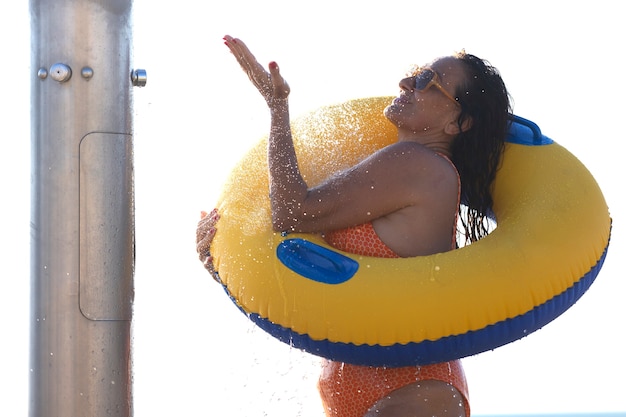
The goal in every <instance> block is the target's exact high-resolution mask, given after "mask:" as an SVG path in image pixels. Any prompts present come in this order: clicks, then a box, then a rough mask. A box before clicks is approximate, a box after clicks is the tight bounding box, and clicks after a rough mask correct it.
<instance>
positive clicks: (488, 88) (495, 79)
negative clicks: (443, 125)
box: [452, 51, 512, 242]
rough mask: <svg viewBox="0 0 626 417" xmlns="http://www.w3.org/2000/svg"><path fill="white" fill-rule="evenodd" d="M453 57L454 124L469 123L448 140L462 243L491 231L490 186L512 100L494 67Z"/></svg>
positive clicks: (468, 56) (470, 58)
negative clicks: (460, 75) (457, 184)
mask: <svg viewBox="0 0 626 417" xmlns="http://www.w3.org/2000/svg"><path fill="white" fill-rule="evenodd" d="M454 57H455V58H456V59H458V60H459V61H461V62H462V64H463V68H464V73H465V80H464V82H463V83H462V84H461V85H459V86H458V87H457V91H456V92H455V93H456V94H455V95H456V96H457V97H458V101H459V104H460V105H461V113H460V115H459V118H458V124H459V127H462V126H469V128H467V129H465V130H463V129H461V133H460V134H459V135H458V136H457V137H456V138H455V140H454V142H453V144H452V161H453V162H454V164H455V166H456V167H457V169H458V171H459V174H460V177H461V195H462V202H463V206H464V207H463V209H462V210H461V213H460V219H461V227H460V228H459V233H460V234H461V236H463V237H464V239H465V241H466V242H468V241H469V242H475V241H477V240H478V239H480V238H482V237H484V236H486V235H487V234H488V233H489V231H490V227H489V225H490V223H489V221H488V220H489V215H490V213H491V208H492V205H493V198H492V195H491V189H492V185H493V181H494V179H495V176H496V171H497V170H498V168H499V165H500V160H501V156H502V151H503V149H504V140H505V138H506V136H507V133H508V129H509V123H510V114H511V113H512V111H511V102H510V98H509V93H508V91H507V89H506V86H505V84H504V81H503V80H502V77H501V76H500V73H499V71H498V70H497V69H496V68H495V67H493V66H492V65H491V64H490V63H489V62H488V61H486V60H483V59H480V58H478V57H476V56H474V55H471V54H467V53H465V51H463V52H460V53H458V54H456V55H455V56H454Z"/></svg>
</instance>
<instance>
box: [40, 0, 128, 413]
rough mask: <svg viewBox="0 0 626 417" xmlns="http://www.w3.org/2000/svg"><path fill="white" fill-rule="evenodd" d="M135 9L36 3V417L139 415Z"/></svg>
mask: <svg viewBox="0 0 626 417" xmlns="http://www.w3.org/2000/svg"><path fill="white" fill-rule="evenodd" d="M131 5H132V1H130V0H100V1H97V0H85V1H79V0H31V2H30V13H31V39H32V41H31V42H32V48H31V51H32V52H31V54H32V55H31V68H33V74H32V78H31V91H32V93H31V94H32V96H31V103H32V111H31V114H32V119H31V144H32V146H31V149H32V157H31V161H32V163H31V170H32V174H31V177H32V189H31V247H32V249H31V341H30V343H31V348H30V357H31V359H30V401H29V413H30V416H33V417H35V416H36V417H47V416H50V417H53V416H54V417H86V416H89V417H98V416H131V415H132V383H131V379H132V368H131V320H132V306H133V268H134V205H133V201H134V190H133V136H132V95H131V93H132V88H133V86H132V83H131V80H130V78H129V76H128V74H129V73H130V71H131V68H132V66H131V53H130V51H131V42H132V22H131V18H132V17H131V10H132V7H131ZM72 68H73V69H75V72H76V74H77V75H78V76H72ZM46 69H48V70H46Z"/></svg>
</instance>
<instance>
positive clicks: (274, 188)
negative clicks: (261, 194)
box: [267, 99, 308, 231]
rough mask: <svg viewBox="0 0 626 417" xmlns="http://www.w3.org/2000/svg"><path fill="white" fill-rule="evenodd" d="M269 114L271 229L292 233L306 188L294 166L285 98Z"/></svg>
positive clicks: (268, 154) (298, 216) (295, 159)
mask: <svg viewBox="0 0 626 417" xmlns="http://www.w3.org/2000/svg"><path fill="white" fill-rule="evenodd" d="M270 112H271V127H270V134H269V138H268V149H267V157H268V166H269V176H270V178H269V183H270V202H271V208H272V226H273V228H274V230H276V231H293V230H295V229H296V227H297V223H298V219H299V218H300V216H301V213H302V204H303V202H304V200H305V198H306V195H307V191H308V189H307V184H306V182H305V181H304V179H303V178H302V175H301V173H300V169H299V167H298V160H297V158H296V152H295V148H294V145H293V138H292V135H291V126H290V119H289V104H288V101H287V99H284V100H277V102H275V103H273V105H271V106H270Z"/></svg>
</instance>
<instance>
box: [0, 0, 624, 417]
mask: <svg viewBox="0 0 626 417" xmlns="http://www.w3.org/2000/svg"><path fill="white" fill-rule="evenodd" d="M24 3H25V2H22V4H20V5H19V6H17V5H16V4H18V3H17V2H15V3H12V4H11V5H10V6H8V10H7V7H6V6H5V8H4V10H3V13H2V15H1V16H0V42H1V45H2V51H3V53H2V54H3V69H4V71H5V75H4V77H3V79H4V88H3V91H2V97H3V100H1V101H0V106H1V109H0V110H1V111H0V121H1V122H2V126H3V131H4V133H5V136H4V138H3V139H4V141H3V143H4V146H5V151H4V152H2V153H1V154H0V155H1V156H0V157H1V158H2V163H0V182H1V186H2V190H3V194H4V196H5V197H4V199H3V202H4V204H2V209H1V210H2V216H1V217H0V218H1V219H2V230H3V235H4V237H5V245H3V250H2V258H1V259H2V263H3V266H4V270H5V273H4V276H3V279H2V280H0V294H1V296H2V297H3V301H2V302H1V303H0V316H1V317H3V323H4V329H3V334H4V337H3V343H2V344H1V347H0V352H1V354H0V369H2V370H3V381H4V383H3V386H4V388H3V389H2V391H1V394H0V398H2V400H3V401H2V404H3V410H4V411H7V415H26V413H27V398H28V397H27V394H28V351H29V345H28V331H29V320H28V316H29V297H30V293H29V256H30V255H29V239H30V230H29V216H30V213H29V196H30V169H29V163H30V153H29V144H30V136H29V132H28V130H29V121H28V118H29V99H30V96H29V86H30V77H32V76H33V74H34V71H36V70H35V69H31V68H30V56H29V47H30V46H29V34H30V30H29V26H28V25H29V20H28V18H29V17H28V6H27V5H26V4H24ZM345 3H346V4H348V2H345ZM226 4H228V6H226ZM312 4H314V6H308V5H306V4H302V3H300V2H294V1H288V0H285V1H271V0H268V1H265V2H259V1H253V0H242V1H239V2H236V3H233V2H200V1H189V0H179V1H177V2H175V3H171V4H169V5H167V4H166V2H156V1H149V0H136V1H135V2H134V6H135V42H134V49H135V63H136V65H135V66H136V67H137V68H145V69H146V70H147V71H148V85H147V86H146V87H145V88H143V89H135V128H136V129H135V185H136V223H137V224H136V226H137V229H136V232H137V261H136V275H135V286H136V302H135V320H134V362H135V366H134V381H135V384H134V393H135V394H134V396H135V415H136V416H138V417H143V416H151V415H190V416H210V415H214V413H213V412H212V410H215V409H220V410H221V409H224V408H225V409H231V412H230V413H228V414H229V415H233V416H246V417H255V416H265V415H300V416H310V417H321V416H322V410H321V406H320V404H319V400H318V396H317V391H316V388H315V383H316V380H317V377H318V371H319V369H318V364H317V362H318V360H317V358H315V357H312V356H309V355H306V354H302V353H300V352H298V351H295V350H293V349H291V348H289V347H288V346H286V345H283V344H281V343H279V342H277V341H275V340H273V339H271V338H269V337H268V336H266V335H265V334H263V332H261V331H259V330H257V329H255V328H254V327H253V326H252V325H251V324H250V323H248V321H247V319H246V318H245V317H244V316H243V315H242V314H241V313H239V311H238V310H237V309H236V308H235V307H234V306H233V305H232V303H231V302H230V301H229V300H228V299H227V297H226V296H225V295H224V294H223V292H222V290H221V289H220V288H219V286H218V285H217V284H215V283H214V282H212V280H211V279H210V278H209V276H208V274H207V273H206V272H205V271H204V270H203V268H202V266H201V264H200V263H199V262H198V261H197V259H196V255H195V247H194V238H195V225H196V221H197V219H198V216H199V212H200V210H203V209H204V210H207V209H209V210H210V209H211V208H212V207H213V204H214V203H215V201H216V199H217V195H218V193H219V191H220V186H221V183H222V181H223V180H224V178H225V176H226V175H227V174H228V171H229V169H230V167H231V166H232V164H233V163H235V162H236V161H237V160H238V158H239V157H241V156H242V154H243V152H244V151H245V149H246V148H247V147H249V146H250V145H251V144H252V143H254V142H255V141H256V140H258V139H259V138H260V137H261V136H262V135H264V134H265V133H266V131H267V128H268V114H267V110H266V109H265V105H264V103H263V100H262V99H261V98H260V96H258V94H257V93H256V91H255V90H254V88H253V87H252V86H251V85H250V84H249V83H248V81H247V79H246V78H245V76H244V74H242V73H241V71H240V70H239V67H238V66H237V64H236V62H235V61H234V59H233V58H232V56H231V55H230V54H229V52H228V50H227V48H226V47H225V46H224V45H223V43H222V41H221V38H222V36H223V35H224V34H227V33H228V34H232V35H234V36H238V37H241V38H242V39H244V40H245V41H246V42H247V43H248V44H249V46H250V47H251V48H252V49H253V51H255V53H256V55H257V56H258V57H259V58H260V59H261V61H265V62H269V61H270V60H276V61H277V62H278V63H279V64H280V65H281V69H282V72H283V74H284V76H285V77H286V78H287V79H288V81H289V83H290V85H291V87H292V95H291V104H292V110H293V113H294V115H297V114H303V113H305V112H307V111H309V110H312V109H314V108H316V107H318V106H321V105H324V104H330V103H334V102H337V101H342V100H346V99H351V98H356V97H367V96H376V95H390V94H391V95H393V94H396V92H397V91H398V88H397V82H398V80H399V79H400V77H401V76H402V75H403V74H404V72H405V71H406V70H407V68H408V67H409V66H410V65H411V64H414V63H417V64H420V63H424V62H428V61H430V60H431V59H432V58H435V57H437V56H440V55H445V54H450V53H452V52H455V51H458V50H460V49H462V48H465V49H466V50H467V51H468V52H470V53H473V54H476V55H478V56H481V57H484V58H487V59H489V60H490V61H491V62H492V63H493V64H494V65H495V66H496V67H498V68H499V69H500V71H501V72H502V74H503V77H504V79H505V82H506V83H507V85H508V87H509V90H510V92H511V94H512V95H513V98H514V100H515V111H516V113H517V114H519V115H521V116H523V117H526V118H529V119H532V120H534V121H535V122H536V123H538V124H539V125H540V126H541V128H542V130H543V132H544V133H545V134H546V135H548V136H549V137H551V138H552V139H554V140H555V141H557V142H559V143H560V144H562V145H564V146H565V147H566V148H568V149H569V150H570V151H571V152H572V153H573V154H574V155H576V156H577V157H578V158H579V159H581V161H582V162H583V163H584V164H585V165H586V166H587V167H588V168H589V170H590V171H591V172H592V173H593V175H594V177H595V178H596V180H597V181H598V183H599V184H600V186H601V188H602V190H603V191H604V194H605V197H606V200H607V202H608V205H609V208H610V210H611V214H612V217H613V235H612V240H611V246H610V248H609V254H608V257H607V260H606V263H605V266H604V268H603V269H602V272H601V273H600V275H599V277H598V279H597V282H596V283H595V284H594V285H593V286H592V287H591V289H590V290H589V292H588V293H587V294H586V295H585V296H584V297H583V298H582V299H581V301H580V302H579V303H577V304H576V305H575V306H574V307H573V308H571V309H570V310H569V311H568V312H566V313H565V314H564V315H563V316H562V317H560V318H559V319H557V320H556V321H555V322H553V323H551V324H550V325H549V326H547V327H546V328H544V329H542V330H540V331H538V332H536V333H535V334H533V335H531V336H529V337H527V338H525V339H523V340H521V341H518V342H515V343H513V344H511V345H508V346H505V347H502V348H499V349H497V350H495V351H493V352H488V353H484V354H481V355H478V356H476V357H472V358H468V359H467V360H465V362H464V363H465V370H466V374H467V376H468V381H469V384H470V395H471V399H472V408H473V412H474V414H494V413H503V414H514V413H553V412H572V411H576V412H594V411H595V412H610V411H613V412H615V411H625V410H624V407H625V406H624V403H623V398H624V388H626V386H625V383H624V380H623V375H624V374H626V363H625V361H624V358H623V352H624V338H623V321H624V318H625V313H626V310H625V307H624V302H623V294H625V293H626V284H625V283H624V280H623V275H624V269H625V266H626V260H625V259H624V257H623V256H622V254H623V253H624V250H625V249H624V238H625V234H624V231H623V228H622V217H621V216H622V215H623V213H625V212H626V211H625V210H626V207H625V201H626V199H625V198H624V196H623V189H624V185H623V184H622V183H621V182H620V181H623V174H618V172H619V171H618V170H619V169H620V168H619V167H620V166H622V165H623V161H622V158H621V157H620V156H621V155H620V154H619V153H618V152H616V150H615V149H614V144H620V143H622V142H624V140H625V139H626V137H625V136H626V134H625V133H624V130H623V128H622V121H623V111H624V109H625V108H624V99H623V98H624V97H625V96H626V90H625V87H624V83H623V82H621V80H619V79H618V77H620V76H621V75H622V73H623V66H622V64H623V58H622V52H621V47H622V45H621V44H622V43H623V40H624V39H626V33H625V30H624V29H623V22H622V20H623V19H622V16H623V14H622V13H618V2H613V1H610V0H598V1H596V2H594V3H593V5H592V6H590V5H589V3H583V2H568V3H562V2H546V1H537V0H529V1H524V2H517V3H513V2H507V3H506V5H505V6H504V3H502V2H499V1H495V0H494V1H474V2H466V1H460V0H459V1H450V2H446V3H445V4H443V3H441V2H416V1H408V0H386V1H384V2H379V3H374V2H370V1H364V2H360V3H358V6H357V5H356V4H357V3H352V2H350V4H352V6H342V3H341V2H338V1H329V0H319V1H316V2H314V3H312ZM515 4H517V5H518V6H515ZM565 4H566V5H567V6H566V7H565V6H564V5H565ZM583 4H584V6H583ZM505 9H506V10H505ZM4 411H3V412H4Z"/></svg>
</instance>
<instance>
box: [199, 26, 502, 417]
mask: <svg viewBox="0 0 626 417" xmlns="http://www.w3.org/2000/svg"><path fill="white" fill-rule="evenodd" d="M224 41H225V44H226V46H228V48H229V49H230V51H231V52H232V53H233V55H234V56H235V57H236V59H237V61H238V62H239V64H240V65H241V67H242V68H243V69H244V71H245V72H246V73H247V74H248V77H249V78H250V80H251V81H252V83H253V84H254V85H255V86H256V88H257V89H258V90H259V92H260V93H261V95H262V96H263V98H264V99H265V101H266V102H267V105H268V107H269V109H270V116H271V128H270V134H269V138H268V151H267V157H268V162H269V178H270V202H271V209H272V224H273V228H274V230H276V231H286V232H304V233H323V234H324V237H325V239H326V240H327V241H328V242H329V243H330V244H331V245H333V246H335V247H336V248H338V249H340V250H344V251H348V252H353V253H358V254H363V255H368V256H380V257H411V256H420V255H431V254H434V253H439V252H445V251H449V250H452V249H454V248H455V247H456V237H457V223H458V220H459V214H460V215H461V217H460V220H461V222H460V223H461V225H462V229H463V230H461V233H460V234H461V235H463V236H464V240H465V241H469V242H472V241H475V240H478V239H480V238H481V237H483V236H484V235H486V234H487V233H488V227H487V226H488V223H487V221H486V215H487V214H488V212H489V210H490V207H491V203H492V200H491V194H490V187H491V184H492V181H493V179H494V177H495V173H496V170H497V168H498V164H499V160H500V155H501V152H502V148H503V146H504V145H503V144H504V138H505V137H506V133H507V129H508V118H509V113H510V106H509V97H508V93H507V90H506V87H505V85H504V83H503V82H502V79H501V77H500V75H499V73H498V71H497V70H496V69H495V68H493V67H491V66H490V65H489V64H488V63H487V62H485V61H483V60H481V59H478V58H477V57H475V56H473V55H469V54H466V53H464V52H463V53H460V54H457V55H455V56H449V57H443V58H439V59H436V60H434V61H433V62H432V63H430V64H429V65H428V66H426V67H423V68H419V69H417V70H416V71H414V72H413V73H412V74H411V76H409V77H407V78H404V79H402V80H401V81H400V94H399V96H398V97H397V98H395V99H394V100H393V101H392V103H390V104H389V106H388V107H387V108H386V109H385V111H384V115H385V116H386V118H387V119H388V120H389V121H391V122H392V123H393V124H394V125H395V126H396V127H397V132H398V141H397V142H396V143H394V144H392V145H389V146H387V147H385V148H383V149H381V150H379V151H377V152H375V153H374V154H372V155H370V156H369V157H368V158H366V159H364V160H363V161H361V162H359V163H358V164H357V165H355V166H353V167H351V168H350V169H348V170H346V171H343V172H340V173H338V174H336V175H335V176H333V177H331V178H329V179H328V180H326V181H325V182H323V183H321V184H320V185H317V186H315V187H312V188H309V187H308V185H307V184H306V182H305V181H304V180H303V178H302V176H301V174H300V171H299V169H298V161H297V158H296V154H295V151H294V146H293V141H292V136H291V129H290V119H289V106H288V96H289V93H290V88H289V86H288V84H287V83H286V81H285V80H284V79H283V77H282V76H281V74H280V71H279V68H278V65H277V64H276V63H275V62H271V63H270V64H269V71H266V70H265V69H264V68H263V66H262V65H261V64H259V63H258V61H257V60H256V59H255V57H254V56H253V55H252V53H251V52H250V51H249V49H248V48H247V47H246V45H245V44H244V43H243V42H242V41H241V40H239V39H235V38H232V37H231V36H226V37H224ZM461 196H462V198H461ZM461 200H462V201H463V203H464V206H466V208H465V209H463V210H461V204H460V203H461ZM218 219H219V215H218V213H217V212H215V211H213V212H212V213H211V215H210V216H204V217H203V219H202V220H201V221H200V223H199V224H198V231H197V250H198V253H199V255H200V259H201V260H202V261H203V262H204V264H205V267H207V269H209V270H210V271H212V259H211V257H210V254H209V251H208V250H209V246H210V243H211V240H212V239H213V236H214V235H215V224H216V222H217V220H218ZM319 389H320V394H321V396H322V401H323V402H324V405H325V409H326V413H327V415H328V416H341V417H352V416H354V417H362V416H366V417H369V416H395V417H401V416H414V415H419V416H421V415H428V416H463V415H466V416H469V401H468V392H467V384H466V381H465V377H464V375H463V369H462V366H461V363H460V362H459V361H452V362H448V363H444V364H436V365H429V366H413V367H404V368H389V369H387V368H375V367H364V366H354V365H350V364H345V363H337V362H332V361H325V362H324V365H323V371H322V375H321V377H320V382H319Z"/></svg>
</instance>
